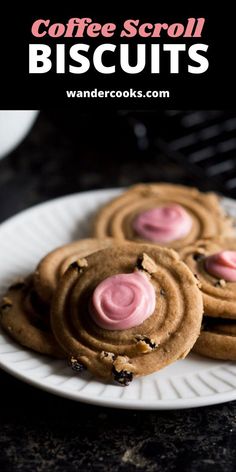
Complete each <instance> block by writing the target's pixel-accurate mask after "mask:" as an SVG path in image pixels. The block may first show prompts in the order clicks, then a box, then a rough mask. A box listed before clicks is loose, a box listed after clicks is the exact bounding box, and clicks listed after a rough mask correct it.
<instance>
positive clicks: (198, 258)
mask: <svg viewBox="0 0 236 472" xmlns="http://www.w3.org/2000/svg"><path fill="white" fill-rule="evenodd" d="M225 250H226V251H229V250H230V251H236V239H235V238H215V239H214V240H210V241H198V242H197V243H196V244H195V245H193V246H189V247H186V248H185V249H183V250H182V251H180V257H181V259H182V260H183V261H184V262H185V263H186V264H187V265H188V267H189V268H190V269H191V271H192V272H193V273H194V274H195V276H196V277H197V278H198V279H199V282H200V288H201V292H202V294H203V304H204V311H205V313H206V314H207V315H208V316H212V317H221V318H230V319H236V282H229V281H226V280H224V279H222V278H219V277H216V276H213V275H211V274H210V273H209V272H208V271H207V270H206V258H207V257H208V256H210V255H212V254H217V253H219V252H221V251H225Z"/></svg>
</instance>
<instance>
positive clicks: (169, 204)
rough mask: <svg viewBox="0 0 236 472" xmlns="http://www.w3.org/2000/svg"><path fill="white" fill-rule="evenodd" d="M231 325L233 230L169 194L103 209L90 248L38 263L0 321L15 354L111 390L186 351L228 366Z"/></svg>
mask: <svg viewBox="0 0 236 472" xmlns="http://www.w3.org/2000/svg"><path fill="white" fill-rule="evenodd" d="M235 319H236V239H234V232H233V223H232V221H231V219H230V218H228V217H227V216H226V215H225V214H224V212H223V210H222V208H221V206H220V202H219V199H218V197H217V196H216V195H215V194H212V193H208V194H204V193H201V192H199V191H198V190H197V189H194V188H188V187H184V186H177V185H171V184H147V185H144V184H140V185H136V186H134V187H132V188H130V189H129V190H127V191H125V192H124V193H123V194H122V195H120V196H119V197H117V198H115V199H114V200H112V201H110V202H109V203H108V204H106V205H105V206H104V207H103V208H101V209H100V210H99V211H98V213H97V215H96V217H95V220H94V225H93V234H92V235H91V238H90V239H84V240H79V241H75V242H73V243H71V244H67V245H65V246H63V247H60V248H57V249H55V250H54V251H53V252H51V253H50V254H48V255H46V256H45V257H44V258H43V260H41V261H40V262H39V264H38V266H37V267H36V269H35V271H34V273H32V274H30V275H29V276H28V277H27V278H26V279H23V280H19V281H17V282H16V283H14V284H13V285H12V286H11V287H9V289H8V291H7V293H6V294H5V296H4V297H3V299H2V302H1V311H0V322H1V325H2V327H3V329H4V330H5V331H6V332H7V333H8V334H9V335H10V336H11V337H12V338H14V339H15V340H16V341H17V342H19V343H20V344H22V345H23V346H25V347H27V348H30V349H32V350H34V351H36V352H39V353H41V354H45V355H50V356H54V357H58V358H62V359H63V358H64V359H67V360H68V362H69V365H70V366H71V367H72V368H73V370H75V371H77V372H80V371H82V370H83V369H85V368H87V369H89V370H90V371H91V372H92V373H94V375H96V376H97V377H99V378H102V379H104V380H107V381H110V380H114V381H116V382H118V383H119V384H120V385H128V384H129V383H130V382H131V381H132V379H133V378H135V377H137V376H142V375H147V374H150V373H152V372H155V371H158V370H160V369H161V368H163V367H165V366H166V365H168V364H170V363H172V362H174V361H176V360H178V359H183V358H184V357H186V356H187V354H188V353H189V352H190V351H191V350H192V349H193V350H194V351H195V352H197V353H199V354H202V355H205V356H208V357H213V358H219V359H231V360H236V321H235Z"/></svg>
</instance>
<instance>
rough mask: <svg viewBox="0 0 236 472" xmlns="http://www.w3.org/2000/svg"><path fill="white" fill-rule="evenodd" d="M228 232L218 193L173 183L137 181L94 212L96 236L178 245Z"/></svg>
mask: <svg viewBox="0 0 236 472" xmlns="http://www.w3.org/2000/svg"><path fill="white" fill-rule="evenodd" d="M231 233H232V223H231V220H230V219H229V218H228V217H226V216H225V215H224V214H223V210H222V209H221V207H220V205H219V199H218V197H217V196H216V195H215V194H213V193H205V194H204V193H202V192H200V191H198V190H197V189H195V188H189V187H184V186H181V185H173V184H164V183H162V184H146V185H145V184H139V185H136V186H134V187H131V188H130V189H129V190H128V191H126V192H124V193H123V194H122V195H121V196H119V197H117V198H115V199H114V200H112V201H111V202H109V203H108V204H107V205H105V206H104V207H103V208H101V210H100V211H99V212H98V214H97V217H96V218H95V222H94V234H95V236H96V237H105V236H113V237H116V238H118V239H119V240H124V239H127V240H132V241H136V242H142V243H143V242H146V243H147V242H148V243H152V244H153V243H154V244H159V245H163V246H166V247H171V248H173V249H176V250H178V249H180V248H182V247H185V246H186V245H189V244H193V243H194V242H195V241H197V240H198V239H203V238H212V237H215V236H217V235H229V234H231Z"/></svg>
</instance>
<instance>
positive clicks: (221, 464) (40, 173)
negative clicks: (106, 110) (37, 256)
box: [0, 112, 236, 472]
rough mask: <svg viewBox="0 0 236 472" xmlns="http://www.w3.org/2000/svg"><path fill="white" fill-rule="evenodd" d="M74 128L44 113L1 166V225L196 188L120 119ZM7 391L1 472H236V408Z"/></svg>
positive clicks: (1, 419) (88, 120)
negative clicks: (85, 201)
mask: <svg viewBox="0 0 236 472" xmlns="http://www.w3.org/2000/svg"><path fill="white" fill-rule="evenodd" d="M74 118H75V117H74ZM72 121H73V122H74V120H69V118H68V116H64V114H62V113H61V114H60V113H59V114H58V115H57V114H56V113H55V112H44V113H42V114H41V115H40V116H39V118H38V120H37V122H36V124H35V126H34V128H33V130H32V131H31V133H30V134H29V136H28V137H27V139H26V140H25V141H24V142H23V143H22V144H21V145H20V146H19V148H18V149H17V150H16V151H14V152H13V153H12V154H11V155H9V156H8V157H7V158H5V159H4V160H2V161H1V162H0V201H1V206H0V219H1V220H4V219H6V218H7V217H8V216H10V215H12V214H14V213H16V212H18V211H20V210H22V209H24V208H26V207H28V206H30V205H34V204H35V203H38V202H40V201H44V200H46V199H50V198H53V197H56V196H59V195H63V194H66V193H72V192H75V191H80V190H86V189H91V188H99V187H100V188H102V187H111V186H116V185H127V184H129V183H133V182H136V181H138V180H146V181H150V180H158V179H159V180H160V179H161V180H171V179H172V180H176V181H181V182H188V183H190V182H192V180H191V179H193V177H190V176H189V175H186V173H185V170H184V168H179V167H177V166H176V165H175V164H173V163H170V162H167V160H166V159H165V156H162V155H161V154H160V155H158V156H156V155H155V154H154V153H152V152H151V151H150V149H147V147H145V143H143V145H141V146H140V143H139V146H137V142H136V140H135V139H134V136H133V134H132V132H131V130H130V128H129V126H127V125H126V122H125V124H124V120H123V117H122V116H121V117H120V116H117V115H115V114H114V116H109V117H106V116H104V117H102V118H101V117H100V119H99V120H98V117H97V116H96V115H94V116H90V117H88V116H87V115H83V116H82V115H81V116H79V117H77V120H76V125H74V124H73V125H72ZM62 128H63V129H64V131H63V132H62ZM115 128H116V132H114V129H115ZM65 130H66V131H65ZM117 130H118V131H117ZM170 176H171V178H170ZM0 386H1V408H0V470H2V471H9V472H15V471H22V472H27V471H30V472H32V471H37V472H40V471H47V472H50V471H51V470H52V471H54V472H57V471H64V470H65V471H71V472H74V471H76V472H77V471H86V472H87V471H90V470H91V471H103V470H106V471H112V472H116V471H121V472H122V471H131V472H132V471H136V470H137V471H140V472H142V471H147V472H148V471H150V472H151V471H158V472H172V471H179V470H181V471H182V472H189V471H192V472H205V471H207V472H211V471H212V472H213V471H214V472H217V471H220V472H221V471H222V472H231V471H232V472H233V471H235V468H236V447H235V443H236V402H230V403H227V404H223V405H218V406H211V407H207V408H199V409H188V410H182V411H181V410H180V411H143V412H142V411H126V410H115V409H105V408H101V407H95V406H90V405H84V404H80V403H76V402H73V401H70V400H66V399H63V398H59V397H56V396H53V395H51V394H48V393H46V392H43V391H40V390H38V389H36V388H34V387H30V386H29V385H26V384H24V383H23V382H20V381H18V380H16V379H14V378H13V377H11V376H9V375H8V374H6V373H4V372H0Z"/></svg>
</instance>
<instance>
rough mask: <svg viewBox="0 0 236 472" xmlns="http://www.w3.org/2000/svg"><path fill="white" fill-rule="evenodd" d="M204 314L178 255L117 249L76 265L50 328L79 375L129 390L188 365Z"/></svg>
mask: <svg viewBox="0 0 236 472" xmlns="http://www.w3.org/2000/svg"><path fill="white" fill-rule="evenodd" d="M202 312H203V305H202V296H201V293H200V291H199V289H198V286H197V280H196V278H195V277H194V275H193V274H192V273H191V271H190V270H189V269H188V267H187V266H186V265H185V264H183V262H181V261H180V259H179V256H178V254H177V253H176V252H175V251H173V250H170V249H166V248H161V247H157V246H156V247H155V246H152V245H147V244H136V243H130V244H128V245H127V244H117V245H114V246H113V247H111V248H107V249H104V250H102V251H99V252H96V253H94V254H91V255H90V256H88V257H87V258H83V259H80V260H77V261H76V262H74V263H73V264H71V266H70V267H69V269H68V270H67V271H66V273H65V274H64V276H63V277H62V278H61V280H60V282H59V285H58V287H57V289H56V292H55V295H54V298H53V303H52V311H51V325H52V330H53V333H54V335H55V337H56V339H57V341H58V343H59V344H60V345H61V347H62V348H63V350H64V351H65V352H66V353H67V356H68V358H69V359H70V362H71V366H72V367H73V368H74V369H75V370H78V371H79V370H81V369H82V368H83V367H85V368H88V369H89V370H90V371H92V372H93V373H94V374H95V375H96V376H98V377H100V378H103V379H107V380H110V379H114V380H115V381H117V382H119V383H120V384H121V385H127V384H128V383H129V382H130V381H131V380H132V379H133V377H136V376H141V375H146V374H150V373H152V372H155V371H158V370H159V369H161V368H163V367H165V366H166V365H168V364H170V363H171V362H174V361H176V360H177V359H181V358H184V357H185V356H186V355H187V353H188V352H189V351H190V349H191V347H192V346H193V344H194V343H195V341H196V339H197V337H198V335H199V333H200V327H201V321H202Z"/></svg>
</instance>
